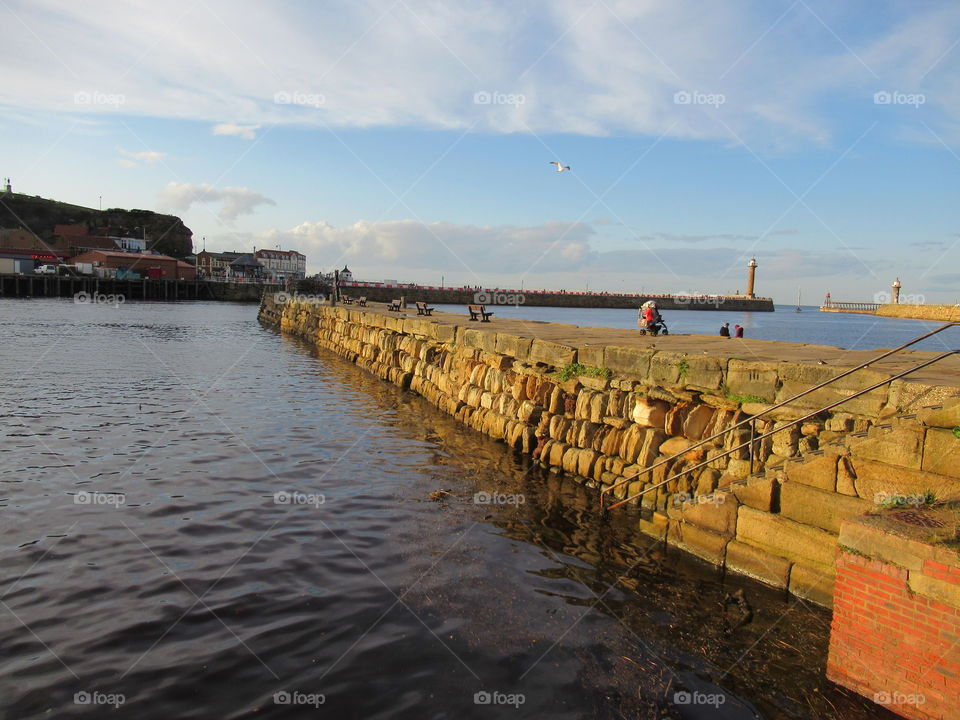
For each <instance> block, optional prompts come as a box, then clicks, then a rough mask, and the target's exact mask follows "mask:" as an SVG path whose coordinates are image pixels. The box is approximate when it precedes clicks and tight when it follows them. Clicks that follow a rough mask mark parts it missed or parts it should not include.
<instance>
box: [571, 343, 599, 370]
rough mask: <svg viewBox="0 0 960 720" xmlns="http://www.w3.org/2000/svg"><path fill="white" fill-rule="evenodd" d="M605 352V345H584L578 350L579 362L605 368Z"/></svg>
mask: <svg viewBox="0 0 960 720" xmlns="http://www.w3.org/2000/svg"><path fill="white" fill-rule="evenodd" d="M603 351H604V346H603V345H582V346H580V347H578V348H577V360H578V361H579V362H582V363H583V364H584V365H590V366H591V367H598V368H602V367H605V365H604V359H603Z"/></svg>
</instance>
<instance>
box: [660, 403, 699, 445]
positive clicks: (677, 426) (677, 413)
mask: <svg viewBox="0 0 960 720" xmlns="http://www.w3.org/2000/svg"><path fill="white" fill-rule="evenodd" d="M691 410H693V405H692V404H691V403H686V402H682V403H679V404H677V405H675V406H674V407H673V408H671V409H670V411H669V412H668V413H667V417H666V419H665V420H664V430H666V432H667V435H670V436H671V437H676V436H678V435H683V424H684V423H685V422H686V421H687V415H689V414H690V411H691Z"/></svg>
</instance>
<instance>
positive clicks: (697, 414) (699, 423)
mask: <svg viewBox="0 0 960 720" xmlns="http://www.w3.org/2000/svg"><path fill="white" fill-rule="evenodd" d="M713 412H714V410H713V408H712V407H710V406H709V405H697V406H696V407H694V408H693V409H692V410H691V411H690V413H689V414H688V415H687V419H686V420H685V421H684V423H683V434H684V435H685V436H686V437H688V438H690V439H691V440H699V439H700V438H702V437H703V435H704V431H705V430H706V429H707V427H708V426H709V425H710V421H711V420H712V419H713Z"/></svg>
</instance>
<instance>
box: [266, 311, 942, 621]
mask: <svg viewBox="0 0 960 720" xmlns="http://www.w3.org/2000/svg"><path fill="white" fill-rule="evenodd" d="M261 318H262V319H263V320H264V321H266V322H270V323H273V324H275V325H278V326H279V327H280V328H281V329H282V330H283V331H284V332H288V333H292V334H295V335H298V336H300V337H302V338H304V339H306V340H308V341H310V342H313V343H315V344H317V345H319V346H321V347H324V348H327V349H328V350H331V351H332V352H335V353H336V354H338V355H340V356H341V357H344V358H346V359H348V360H350V361H351V362H354V363H356V364H357V365H358V366H360V367H362V368H364V369H366V370H369V371H370V372H373V373H375V374H376V375H378V376H379V377H381V378H383V379H385V380H388V381H390V382H392V383H395V384H396V385H398V386H400V387H402V388H404V389H406V390H409V391H410V392H414V393H416V394H418V395H420V396H422V397H424V398H426V399H427V400H428V401H430V402H431V403H432V404H434V405H435V406H437V407H438V408H440V409H441V410H443V411H444V412H447V413H448V414H450V415H451V416H452V417H454V418H455V419H456V420H457V421H459V422H461V423H463V424H464V425H467V426H469V427H471V428H473V429H475V430H477V431H479V432H483V433H485V434H487V435H489V436H491V437H493V438H496V439H498V440H501V441H502V442H504V443H505V444H507V445H509V446H510V447H511V448H513V449H514V450H516V451H517V452H522V453H525V454H528V455H531V456H532V457H534V458H535V459H537V460H538V461H539V462H541V463H542V464H543V465H544V466H546V467H548V468H549V469H551V470H553V471H556V472H558V473H564V474H567V475H569V476H571V477H573V478H575V479H577V480H579V481H580V482H582V483H583V484H585V485H586V486H588V487H591V488H595V489H596V490H597V491H598V511H599V491H600V490H602V489H605V488H611V487H613V488H615V489H614V490H613V492H612V493H611V495H610V497H611V500H613V499H615V498H616V499H623V498H626V497H628V496H632V495H635V494H637V493H639V492H641V491H643V490H645V489H648V488H649V489H650V491H649V492H647V493H646V494H644V495H642V496H641V497H640V499H639V500H637V501H634V504H635V505H637V506H638V509H639V510H640V512H639V514H638V519H637V524H638V530H639V531H640V532H643V533H646V534H648V535H654V536H656V537H659V538H662V539H663V540H664V541H665V542H667V543H670V544H673V545H676V546H678V547H680V548H683V549H685V550H687V551H689V552H691V553H693V554H694V555H697V556H698V557H700V558H702V559H704V560H706V561H708V562H710V563H713V564H714V565H717V566H720V567H724V568H726V569H728V570H730V571H733V572H737V573H742V574H745V575H749V576H751V577H753V578H755V579H758V580H760V581H762V582H765V583H767V584H769V585H772V586H774V587H778V588H784V589H787V590H789V591H790V592H791V593H794V594H796V595H798V596H800V597H803V598H805V599H808V600H810V601H813V602H815V603H818V604H821V605H825V606H830V605H831V604H832V602H833V588H834V578H835V575H836V567H835V558H836V553H837V547H838V537H839V534H840V531H841V526H842V524H843V522H844V521H845V520H847V519H850V518H855V517H857V516H861V515H864V514H866V513H871V512H875V511H877V509H878V506H882V505H884V504H886V503H887V500H888V499H889V498H896V497H899V496H903V497H907V498H915V497H919V496H921V495H923V494H924V493H927V492H932V493H933V497H935V498H936V499H937V500H938V501H941V500H947V499H960V462H958V461H960V439H958V438H957V437H956V436H955V435H954V428H953V426H952V425H949V423H950V422H953V415H951V414H950V413H949V412H946V414H944V412H935V411H931V410H929V406H937V405H943V404H946V406H947V407H948V408H950V407H955V406H956V404H957V403H960V360H958V359H957V358H949V359H947V360H945V361H943V362H941V363H940V364H937V365H934V366H931V367H929V368H926V369H924V370H922V371H919V372H917V373H916V374H914V375H911V376H910V378H909V380H896V381H893V382H892V383H889V384H886V385H883V386H881V387H879V388H877V389H875V390H873V391H871V392H869V393H867V394H865V395H862V396H860V397H858V398H856V399H854V400H851V401H849V402H846V403H844V404H843V405H840V406H839V407H837V408H835V409H834V410H832V411H829V412H819V413H816V411H817V410H819V409H820V408H822V407H824V406H825V405H827V404H829V403H831V402H834V401H836V400H840V399H843V398H846V397H848V396H849V395H850V394H852V393H854V392H856V391H858V390H861V389H864V388H866V387H869V386H871V385H873V384H875V383H877V382H878V381H880V380H883V379H885V378H889V377H890V376H891V375H893V374H895V373H897V372H899V371H901V370H904V369H906V368H908V367H911V366H912V365H915V364H916V363H917V362H919V361H921V360H924V359H928V358H929V357H931V356H932V355H931V354H930V353H922V352H909V351H907V352H903V353H900V354H898V355H896V356H894V357H891V358H888V359H887V360H885V361H883V362H881V363H878V364H876V365H874V366H871V367H869V368H867V369H862V370H859V371H857V372H856V373H855V374H853V375H850V376H848V377H846V378H843V379H841V380H839V381H838V382H836V383H834V384H832V385H830V386H828V387H825V388H823V389H821V390H818V391H816V392H814V393H812V394H809V395H807V396H805V397H803V398H802V399H800V400H798V401H796V402H795V403H792V404H789V405H786V406H784V407H782V408H779V409H777V410H776V411H774V412H772V413H768V414H763V415H760V414H761V413H763V412H764V411H765V410H767V409H769V407H770V405H771V404H773V403H778V402H781V401H784V400H788V399H790V398H792V397H793V396H795V395H797V394H798V393H800V392H802V391H804V390H806V389H808V388H810V387H812V386H814V385H817V384H819V383H822V382H824V381H826V380H829V379H830V378H833V377H836V376H837V375H839V374H840V373H841V372H842V371H844V370H845V369H848V368H850V367H853V366H856V365H858V364H860V363H862V362H865V361H867V360H869V359H871V358H872V357H874V356H876V355H877V354H879V352H851V351H845V350H842V349H840V348H830V347H825V346H815V345H799V344H790V343H779V342H769V341H762V340H751V339H725V338H720V337H707V336H694V335H689V336H668V337H657V338H653V337H649V336H640V335H639V333H631V332H629V331H622V330H613V329H606V328H581V327H575V326H569V325H558V324H553V323H542V322H532V321H527V320H520V319H509V320H506V319H498V318H496V316H494V319H493V321H492V322H490V323H480V322H470V321H469V319H468V318H467V317H466V316H465V315H457V314H451V313H435V314H434V316H433V317H429V318H428V317H420V316H417V315H415V314H413V313H412V312H406V313H392V312H388V311H387V310H385V309H379V308H354V307H328V306H325V305H323V304H321V303H319V302H309V301H301V300H296V299H292V300H289V301H287V302H285V303H284V304H277V303H276V302H275V301H274V299H273V297H272V296H267V297H266V298H265V299H264V302H263V305H262V307H261ZM945 339H946V338H945ZM958 341H960V338H953V339H952V342H954V343H956V342H958ZM924 408H928V409H926V410H925V409H924ZM811 413H816V414H814V415H813V416H812V417H810V418H809V419H807V420H805V421H804V422H802V423H800V424H798V425H795V426H793V427H790V428H788V429H784V430H783V431H782V432H778V433H776V434H774V435H772V436H771V437H768V438H766V439H764V440H763V441H762V442H758V443H756V444H755V452H754V456H753V458H752V459H751V458H750V454H749V452H748V449H747V448H742V449H740V450H737V451H735V452H734V453H732V454H730V455H728V456H722V455H721V453H723V452H724V451H725V450H729V449H732V448H735V447H736V446H737V445H740V444H742V443H744V442H747V441H748V440H749V437H750V435H749V430H748V429H747V428H738V429H736V430H734V431H732V432H730V433H727V434H725V435H724V436H722V437H720V438H718V439H717V440H716V441H712V442H710V443H708V444H706V445H704V446H701V447H692V446H694V445H695V443H697V442H698V441H700V440H702V439H704V438H709V437H711V436H712V435H715V434H716V433H718V432H720V431H722V430H724V429H725V428H729V427H731V426H733V425H735V424H737V423H739V422H741V421H743V420H744V419H748V418H751V417H754V416H757V415H760V417H759V419H757V420H756V422H755V432H756V433H757V434H758V435H759V434H763V433H767V432H770V431H772V430H776V429H778V428H780V427H784V426H785V425H786V424H788V423H789V422H790V421H792V420H795V419H799V418H802V417H804V416H806V415H808V414H811ZM957 422H958V424H960V420H958V421H957ZM685 451H686V452H685ZM674 456H675V457H674ZM668 458H673V459H672V460H670V462H669V463H666V464H663V465H660V466H659V467H657V468H656V469H655V470H654V471H653V472H645V469H646V468H648V467H650V466H651V465H654V464H656V463H659V462H661V461H664V460H667V459H668ZM704 462H705V463H706V464H702V463H704ZM698 466H699V467H698ZM687 470H689V472H685V471H687ZM671 475H678V477H676V478H674V479H672V480H670V481H669V483H667V484H665V485H660V486H659V487H656V486H657V485H658V484H659V483H661V482H662V481H663V480H665V479H666V478H668V477H670V476H671ZM625 480H626V481H627V482H623V481H625ZM618 483H622V484H618ZM613 512H622V510H613Z"/></svg>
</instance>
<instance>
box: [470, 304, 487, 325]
mask: <svg viewBox="0 0 960 720" xmlns="http://www.w3.org/2000/svg"><path fill="white" fill-rule="evenodd" d="M467 310H469V311H470V319H471V320H480V322H490V318H491V317H492V316H493V313H492V312H487V308H486V306H485V305H467Z"/></svg>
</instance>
